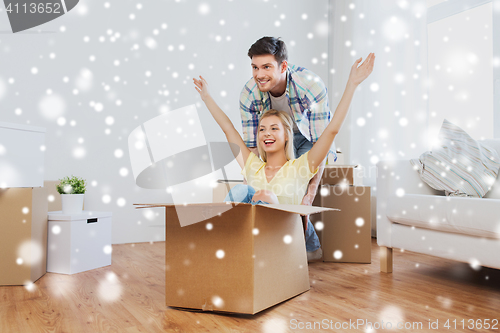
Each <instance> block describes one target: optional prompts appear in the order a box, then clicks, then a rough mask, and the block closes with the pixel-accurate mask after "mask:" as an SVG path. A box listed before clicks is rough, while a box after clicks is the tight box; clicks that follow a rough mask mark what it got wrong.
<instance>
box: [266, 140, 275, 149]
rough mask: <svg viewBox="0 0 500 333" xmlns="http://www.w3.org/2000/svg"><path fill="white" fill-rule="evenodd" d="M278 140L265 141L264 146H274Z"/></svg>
mask: <svg viewBox="0 0 500 333" xmlns="http://www.w3.org/2000/svg"><path fill="white" fill-rule="evenodd" d="M275 141H276V140H264V144H265V145H266V147H269V146H270V145H272V144H273V143H274V142H275Z"/></svg>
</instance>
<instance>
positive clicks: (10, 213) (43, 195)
mask: <svg viewBox="0 0 500 333" xmlns="http://www.w3.org/2000/svg"><path fill="white" fill-rule="evenodd" d="M0 212H1V217H0V221H1V228H2V231H1V232H0V254H1V260H0V285H28V284H30V283H32V282H35V281H36V280H38V279H39V278H40V277H42V276H43V275H44V274H45V272H46V262H47V261H46V259H47V255H46V254H47V189H46V188H44V187H34V188H7V189H0Z"/></svg>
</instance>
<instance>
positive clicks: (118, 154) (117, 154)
mask: <svg viewBox="0 0 500 333" xmlns="http://www.w3.org/2000/svg"><path fill="white" fill-rule="evenodd" d="M114 154H115V157H116V158H122V157H123V150H121V149H115V153H114Z"/></svg>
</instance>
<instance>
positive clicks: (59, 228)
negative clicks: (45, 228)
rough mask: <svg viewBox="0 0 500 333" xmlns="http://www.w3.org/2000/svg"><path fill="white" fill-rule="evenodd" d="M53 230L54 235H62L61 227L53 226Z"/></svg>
mask: <svg viewBox="0 0 500 333" xmlns="http://www.w3.org/2000/svg"><path fill="white" fill-rule="evenodd" d="M51 230H52V233H53V234H54V235H59V234H60V233H61V227H60V226H58V225H55V226H53V227H52V229H51Z"/></svg>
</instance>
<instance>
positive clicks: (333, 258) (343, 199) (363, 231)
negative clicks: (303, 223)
mask: <svg viewBox="0 0 500 333" xmlns="http://www.w3.org/2000/svg"><path fill="white" fill-rule="evenodd" d="M370 201H371V197H370V187H368V186H331V185H322V186H320V187H319V189H318V193H317V195H316V198H315V200H314V202H313V206H320V207H335V208H339V209H340V211H339V212H335V213H334V214H332V212H329V211H325V212H322V213H321V214H315V215H312V216H311V222H312V223H313V224H314V225H316V222H319V221H321V222H323V230H317V233H318V236H319V237H320V242H321V247H322V249H323V261H327V262H350V263H366V264H369V263H371V207H370V206H371V202H370ZM316 229H317V228H316Z"/></svg>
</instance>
